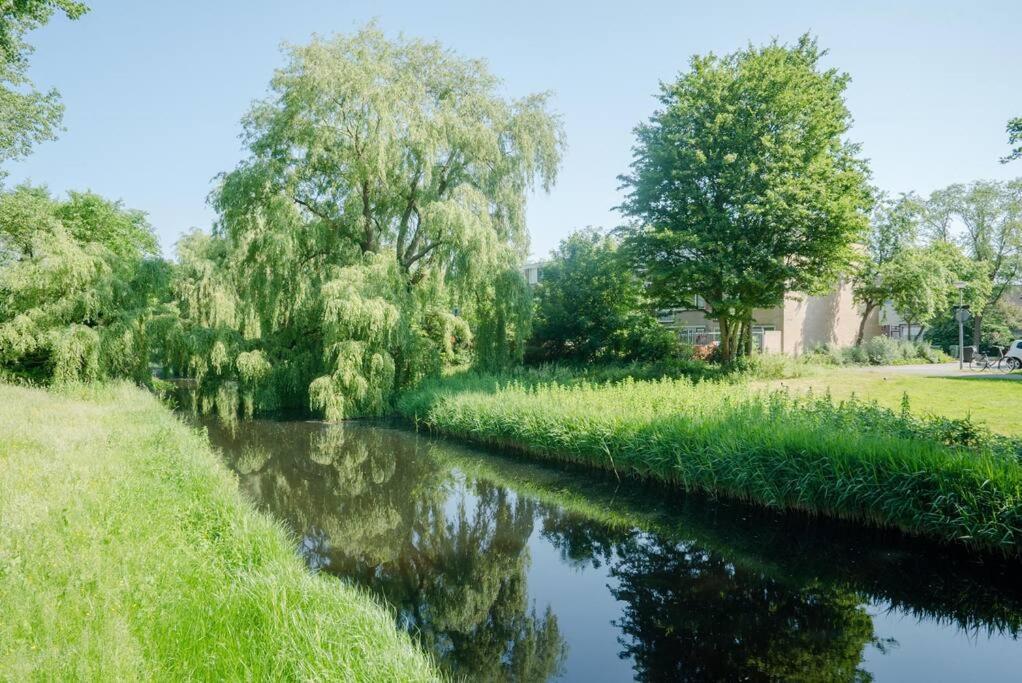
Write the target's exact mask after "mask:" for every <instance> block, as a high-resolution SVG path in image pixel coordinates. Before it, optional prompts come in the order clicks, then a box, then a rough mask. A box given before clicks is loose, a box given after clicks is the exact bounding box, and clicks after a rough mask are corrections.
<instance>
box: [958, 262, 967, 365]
mask: <svg viewBox="0 0 1022 683" xmlns="http://www.w3.org/2000/svg"><path fill="white" fill-rule="evenodd" d="M965 286H966V283H964V282H962V281H961V280H959V281H958V282H956V283H955V289H957V290H958V310H957V311H955V320H957V321H958V369H959V370H962V369H963V368H964V367H965V313H964V311H965V291H964V290H965Z"/></svg>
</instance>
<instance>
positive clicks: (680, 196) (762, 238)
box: [621, 36, 870, 360]
mask: <svg viewBox="0 0 1022 683" xmlns="http://www.w3.org/2000/svg"><path fill="white" fill-rule="evenodd" d="M823 55H824V52H823V51H821V50H820V48H819V47H818V46H817V44H816V41H815V40H813V39H812V38H810V37H809V36H803V37H802V38H800V39H799V41H798V42H797V43H796V44H794V45H790V46H789V45H782V44H779V43H777V42H773V43H770V44H769V45H766V46H765V47H749V48H747V49H745V50H741V51H738V52H735V53H733V54H730V55H725V56H723V57H720V56H716V55H712V54H711V55H708V56H696V57H694V58H693V59H692V61H691V66H690V69H689V71H688V72H686V73H683V74H682V75H681V76H679V78H678V79H677V80H676V81H675V82H673V83H669V84H664V85H663V86H662V87H661V93H660V103H661V105H662V109H660V110H659V111H657V112H656V113H655V114H654V115H653V116H652V118H651V119H650V120H649V121H648V122H647V123H644V124H642V125H640V126H639V127H638V128H637V129H636V138H637V141H636V145H635V148H634V161H633V162H632V166H631V172H630V173H629V174H627V175H625V176H622V177H621V180H622V183H623V188H624V189H625V190H627V192H628V194H627V196H626V199H625V201H624V203H623V205H622V208H623V210H624V211H625V213H626V214H628V215H629V216H631V217H632V218H633V219H635V224H634V225H633V226H632V227H631V228H630V229H629V231H628V233H629V234H628V238H627V241H626V247H627V249H628V252H629V253H630V255H631V258H632V260H633V262H634V263H635V265H636V267H637V268H638V269H639V271H640V272H641V274H642V276H643V277H644V278H645V279H646V280H647V281H648V282H649V283H650V288H651V292H652V293H653V294H654V296H655V297H656V298H657V299H658V300H659V301H660V302H661V305H662V306H664V307H685V306H688V305H689V302H690V301H691V300H692V297H693V296H694V295H698V296H699V297H701V298H702V299H703V300H704V301H705V302H706V311H707V315H708V316H709V317H711V318H715V319H717V320H718V321H719V324H720V329H721V351H722V356H723V358H724V359H725V360H730V359H733V358H734V356H735V355H736V354H737V353H738V352H739V351H740V349H739V348H738V344H737V343H736V339H737V338H739V336H740V330H741V329H742V328H743V327H744V328H746V329H748V327H749V326H750V325H751V322H752V315H753V310H754V309H756V308H769V307H773V306H778V305H780V304H781V303H782V302H783V300H784V297H785V295H786V294H788V293H791V292H802V293H815V292H821V291H823V290H825V289H827V288H828V287H830V286H832V285H833V284H834V283H835V282H836V281H837V278H838V276H839V274H840V273H842V272H847V271H848V270H849V268H850V264H851V263H852V262H853V261H854V258H855V251H854V248H853V246H854V244H855V243H856V242H858V241H859V240H860V239H861V238H862V237H863V235H864V233H865V230H866V226H867V211H868V209H869V207H870V191H869V187H868V185H867V182H866V179H867V169H866V163H865V161H863V160H862V159H861V158H860V157H859V156H858V152H859V150H858V147H857V146H856V145H854V144H851V143H850V142H848V141H847V140H846V139H845V135H846V133H847V132H848V127H849V125H850V123H851V115H850V114H849V112H848V108H847V107H846V106H845V102H844V91H845V88H846V86H847V84H848V76H847V75H846V74H844V73H841V72H839V71H837V70H835V69H825V68H823V67H822V66H821V63H820V62H821V58H822V57H823ZM744 337H745V338H746V339H750V340H751V337H750V336H749V335H748V334H745V335H744ZM742 350H746V349H742Z"/></svg>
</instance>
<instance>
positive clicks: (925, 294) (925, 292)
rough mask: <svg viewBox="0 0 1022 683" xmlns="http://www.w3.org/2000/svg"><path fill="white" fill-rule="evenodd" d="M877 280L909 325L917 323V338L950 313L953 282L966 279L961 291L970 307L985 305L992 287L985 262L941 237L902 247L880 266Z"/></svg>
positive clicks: (954, 291) (953, 300)
mask: <svg viewBox="0 0 1022 683" xmlns="http://www.w3.org/2000/svg"><path fill="white" fill-rule="evenodd" d="M879 280H880V281H881V282H882V283H883V287H884V288H885V289H886V291H887V299H888V300H889V301H890V302H891V304H892V305H893V307H894V309H895V310H896V311H897V312H898V314H899V315H900V316H901V317H903V318H904V319H905V320H906V321H907V322H908V323H909V324H910V325H919V331H918V332H917V333H916V339H918V338H919V337H920V336H922V334H923V332H924V328H925V327H926V326H927V325H930V324H932V323H934V322H935V321H936V320H937V319H938V318H939V317H941V316H943V317H945V318H947V317H950V312H951V310H952V307H953V306H955V305H956V304H957V303H958V289H957V288H956V287H955V283H957V282H963V283H965V286H964V288H963V290H962V295H963V298H964V300H965V303H966V304H967V305H968V306H969V307H970V308H972V310H977V309H979V308H982V307H983V306H985V305H986V301H987V299H988V298H989V296H990V289H991V283H990V278H989V276H988V275H987V272H986V266H985V265H984V264H982V263H978V262H976V261H973V260H971V259H969V258H968V257H966V256H965V255H964V254H963V253H962V252H961V250H960V249H959V248H958V247H957V246H955V245H953V244H951V243H949V242H943V241H935V242H933V243H932V244H930V245H929V246H927V247H907V248H904V249H901V250H900V251H899V252H898V253H897V255H896V256H895V257H894V258H892V259H891V260H890V261H888V262H887V263H885V264H884V266H883V267H882V268H881V269H880V271H879Z"/></svg>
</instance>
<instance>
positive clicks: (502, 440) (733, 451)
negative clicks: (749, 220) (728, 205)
mask: <svg viewBox="0 0 1022 683" xmlns="http://www.w3.org/2000/svg"><path fill="white" fill-rule="evenodd" d="M398 409H399V412H400V413H401V414H402V415H404V416H405V417H406V418H409V419H412V420H415V421H416V422H418V423H420V424H422V425H424V426H426V427H428V428H430V429H433V430H436V431H438V432H442V433H445V434H449V435H453V436H458V437H461V438H465V439H468V440H471V441H475V442H479V443H484V444H490V445H497V446H500V447H503V448H508V449H511V450H517V451H521V452H525V453H528V454H531V455H535V456H540V457H548V458H554V459H560V460H566V461H572V462H578V463H584V464H586V465H590V466H594V467H598V468H603V469H609V470H613V471H615V472H617V473H618V474H619V475H620V476H635V477H646V478H653V479H657V480H660V481H663V482H667V483H669V484H674V485H678V486H680V487H683V488H690V489H698V490H704V491H709V492H712V493H716V494H722V495H727V496H731V497H734V498H737V499H741V500H746V501H751V502H755V503H759V504H763V505H767V506H771V507H779V508H794V509H802V510H807V511H810V512H814V513H820V514H826V515H831V516H835V517H840V518H845V519H851V520H856V521H860V522H867V523H871V524H877V525H882V526H891V527H896V528H899V529H902V530H904V531H907V532H909V533H914V534H920V535H925V536H929V537H933V538H937V539H941V540H945V541H954V542H959V543H965V544H968V545H971V546H974V547H982V548H984V549H992V550H998V551H1001V552H1004V553H1006V554H1010V555H1018V554H1020V552H1022V466H1020V463H1019V459H1018V443H1017V442H1012V441H1010V440H1008V439H1005V438H1003V437H997V436H994V435H990V434H988V433H986V432H985V431H984V430H983V429H982V428H979V427H977V426H976V425H975V424H973V423H970V422H967V421H966V422H958V421H949V420H940V419H920V418H914V417H912V416H911V415H909V414H908V413H907V412H896V411H892V410H888V409H885V408H882V407H879V406H876V405H872V404H866V403H861V402H850V403H844V404H839V403H835V402H833V401H831V400H830V399H829V398H826V397H819V396H816V397H802V398H796V397H792V396H790V395H788V394H786V393H779V392H774V393H771V394H766V393H755V392H753V391H752V390H751V389H750V386H749V385H748V384H745V383H726V384H725V383H717V382H700V383H693V382H691V381H689V380H687V379H684V378H682V379H667V380H661V381H651V382H633V381H628V380H626V381H624V382H617V383H611V384H600V385H597V384H584V383H583V384H572V385H570V386H564V385H560V384H556V383H551V384H534V385H522V384H516V383H512V384H501V383H500V382H499V381H498V380H495V379H494V378H492V377H478V376H473V375H458V376H452V377H448V378H446V379H443V380H437V381H434V382H430V383H427V384H425V385H423V386H422V387H420V388H419V389H418V390H417V391H415V392H412V393H409V394H406V395H405V396H404V397H402V399H401V400H400V402H399V406H398Z"/></svg>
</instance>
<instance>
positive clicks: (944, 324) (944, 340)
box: [926, 300, 1022, 353]
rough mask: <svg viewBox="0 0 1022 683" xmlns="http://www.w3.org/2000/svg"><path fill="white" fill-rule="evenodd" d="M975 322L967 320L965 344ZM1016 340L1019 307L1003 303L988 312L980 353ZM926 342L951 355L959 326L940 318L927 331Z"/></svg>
mask: <svg viewBox="0 0 1022 683" xmlns="http://www.w3.org/2000/svg"><path fill="white" fill-rule="evenodd" d="M974 323H975V320H974V319H970V320H969V322H967V323H965V326H964V327H965V343H966V344H967V345H968V344H970V343H971V342H970V341H969V340H971V339H973V325H974ZM1019 337H1022V307H1020V306H1018V305H1017V304H1012V303H1010V302H1008V301H1004V300H1002V301H1000V302H998V304H997V305H996V306H994V307H993V308H989V309H987V312H986V314H985V315H984V316H983V328H982V335H981V337H980V342H979V348H980V350H981V351H984V352H994V350H995V349H998V348H1000V349H1003V348H1004V347H1006V346H1007V345H1008V344H1010V343H1011V342H1012V341H1014V340H1015V339H1018V338H1019ZM926 339H927V341H928V342H930V343H932V344H936V345H937V346H939V347H940V348H942V349H944V350H945V351H947V352H949V353H950V351H951V347H952V346H958V323H957V322H955V320H954V318H952V317H951V316H944V317H940V318H938V319H937V320H936V321H935V322H934V324H933V325H932V326H931V327H930V328H929V329H928V330H926Z"/></svg>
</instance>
